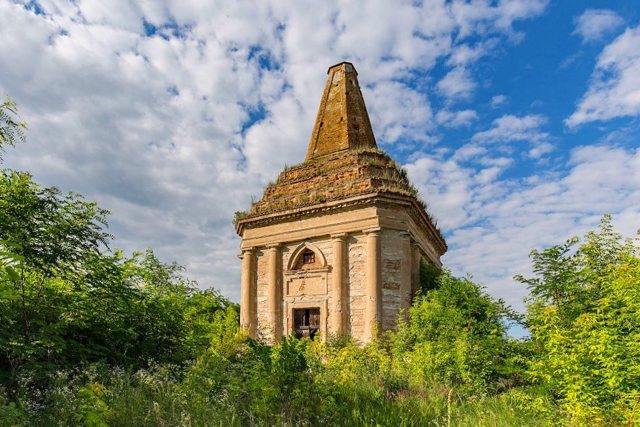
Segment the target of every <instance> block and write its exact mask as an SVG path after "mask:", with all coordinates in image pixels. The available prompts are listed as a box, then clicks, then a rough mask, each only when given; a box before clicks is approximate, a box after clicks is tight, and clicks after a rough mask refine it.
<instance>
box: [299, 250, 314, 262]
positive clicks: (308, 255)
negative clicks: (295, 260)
mask: <svg viewBox="0 0 640 427" xmlns="http://www.w3.org/2000/svg"><path fill="white" fill-rule="evenodd" d="M315 263H316V254H315V252H313V251H312V250H310V249H307V250H306V251H304V253H303V254H302V264H303V265H306V264H315Z"/></svg>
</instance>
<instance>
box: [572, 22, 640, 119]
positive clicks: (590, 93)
mask: <svg viewBox="0 0 640 427" xmlns="http://www.w3.org/2000/svg"><path fill="white" fill-rule="evenodd" d="M638 115H640V26H639V27H635V28H629V29H627V30H626V31H625V32H624V33H622V34H621V35H620V36H618V37H617V38H616V39H615V40H614V41H613V42H611V44H609V45H608V46H606V47H605V48H604V50H603V51H602V53H601V54H600V56H599V57H598V62H597V64H596V68H595V71H594V73H593V75H592V77H591V83H590V85H589V89H588V90H587V93H586V94H585V95H584V96H583V97H582V99H581V100H580V102H579V103H578V106H577V108H576V111H574V113H573V114H571V116H569V117H568V118H567V119H566V120H565V124H566V125H567V126H569V127H570V128H573V127H576V126H578V125H581V124H583V123H588V122H592V121H597V120H609V119H613V118H615V117H624V116H638Z"/></svg>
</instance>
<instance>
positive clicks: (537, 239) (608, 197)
mask: <svg viewBox="0 0 640 427" xmlns="http://www.w3.org/2000/svg"><path fill="white" fill-rule="evenodd" d="M466 151H468V152H469V153H471V152H473V151H474V150H471V149H470V148H467V149H466ZM483 153H484V151H483V150H482V148H478V149H476V150H475V152H474V154H476V155H481V154H483ZM468 158H469V157H468V156H460V155H459V154H458V153H456V154H454V155H453V156H452V157H449V158H447V157H433V156H422V157H420V158H417V159H415V160H414V161H413V162H411V163H409V164H407V165H405V167H406V168H407V170H408V172H409V175H410V177H411V179H412V180H413V182H414V183H416V184H417V186H418V188H419V189H420V192H421V194H422V195H423V197H424V199H425V200H426V201H427V203H428V204H429V206H430V209H431V211H432V212H433V213H434V215H435V217H436V218H437V219H438V222H439V224H440V226H441V228H442V230H443V232H444V233H445V235H446V236H447V243H448V244H449V252H448V253H447V254H446V255H445V257H444V258H443V261H444V263H445V264H446V265H448V266H450V267H451V268H453V270H454V272H455V273H456V274H464V273H466V272H471V273H473V274H474V276H475V278H476V279H477V280H479V281H481V282H484V283H485V284H486V285H487V287H488V289H489V291H490V292H491V293H493V294H494V295H498V296H501V297H503V298H505V300H506V301H507V302H508V303H509V304H511V305H513V306H514V307H515V308H518V309H522V308H523V304H522V298H523V297H524V296H525V295H526V289H525V288H524V287H523V286H522V285H520V284H517V283H515V282H514V281H513V280H512V277H513V276H514V275H515V274H518V273H524V274H530V262H529V260H528V253H529V251H530V250H531V249H533V248H543V247H547V246H550V245H553V244H558V243H562V242H563V241H564V240H566V239H567V238H569V237H571V236H573V235H582V234H584V233H585V232H586V231H588V230H591V229H595V228H596V227H597V224H598V222H599V220H600V218H601V217H602V215H604V214H605V213H612V214H614V224H615V225H616V227H618V229H619V230H620V231H621V232H623V233H625V234H626V235H627V236H631V235H633V234H635V232H636V230H637V229H638V228H639V227H640V226H639V224H640V206H639V205H638V203H637V201H638V200H640V149H635V150H624V149H621V148H617V147H615V146H611V145H600V146H583V147H578V148H576V149H574V150H573V151H572V152H571V160H570V162H569V168H568V170H567V171H565V172H563V173H550V172H547V173H542V174H534V175H531V176H528V177H525V178H522V179H519V180H513V179H505V178H501V171H502V170H503V169H501V168H499V167H497V166H495V165H487V166H486V167H484V168H480V169H477V168H471V167H469V166H465V165H464V164H463V161H464V160H465V159H468ZM496 168H497V169H496Z"/></svg>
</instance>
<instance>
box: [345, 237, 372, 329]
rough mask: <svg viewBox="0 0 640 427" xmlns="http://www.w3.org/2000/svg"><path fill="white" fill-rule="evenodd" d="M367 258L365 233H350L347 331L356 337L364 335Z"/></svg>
mask: <svg viewBox="0 0 640 427" xmlns="http://www.w3.org/2000/svg"><path fill="white" fill-rule="evenodd" d="M366 260H367V242H366V240H365V235H364V234H355V235H350V236H349V238H348V239H347V263H346V269H347V275H346V282H345V285H346V287H347V292H346V294H347V296H346V298H347V327H346V331H347V333H349V334H350V335H351V336H352V337H354V338H356V339H359V338H360V337H362V336H363V335H364V316H365V306H366V299H365V298H366V295H365V292H366V288H365V283H366Z"/></svg>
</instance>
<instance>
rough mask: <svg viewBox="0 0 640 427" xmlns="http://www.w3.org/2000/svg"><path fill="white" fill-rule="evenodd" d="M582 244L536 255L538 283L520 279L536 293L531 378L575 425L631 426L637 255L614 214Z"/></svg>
mask: <svg viewBox="0 0 640 427" xmlns="http://www.w3.org/2000/svg"><path fill="white" fill-rule="evenodd" d="M578 242H579V241H578V239H571V240H570V241H569V242H567V243H566V244H564V245H559V246H553V247H551V248H548V249H545V250H543V251H540V252H538V251H533V252H532V254H531V257H532V260H533V266H534V272H535V273H536V275H537V277H535V278H532V279H525V278H523V277H518V278H519V280H521V281H522V282H524V283H526V284H527V285H528V286H529V287H530V289H531V298H530V300H529V306H528V312H527V323H528V325H529V328H530V330H531V334H532V343H533V345H534V348H535V353H534V358H533V359H532V360H531V362H530V365H529V374H530V376H531V378H532V380H533V381H535V382H536V383H538V384H540V385H541V386H543V387H544V389H545V390H547V392H548V393H549V394H550V395H551V396H555V397H557V398H558V399H559V401H560V402H561V404H562V406H563V408H564V409H565V411H566V412H567V414H568V416H569V417H570V418H571V419H572V421H573V422H575V423H578V424H591V425H611V424H628V425H632V424H634V423H638V422H639V420H640V392H639V390H640V345H639V344H638V343H640V252H639V249H638V246H637V245H636V244H634V241H632V240H623V239H622V237H621V236H620V235H619V234H618V233H615V232H614V231H613V228H612V226H611V218H610V217H609V216H606V217H605V218H604V219H603V220H602V223H601V226H600V230H599V231H598V232H590V233H588V234H587V236H586V238H585V240H584V242H583V243H581V244H579V245H578ZM576 246H577V247H576Z"/></svg>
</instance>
